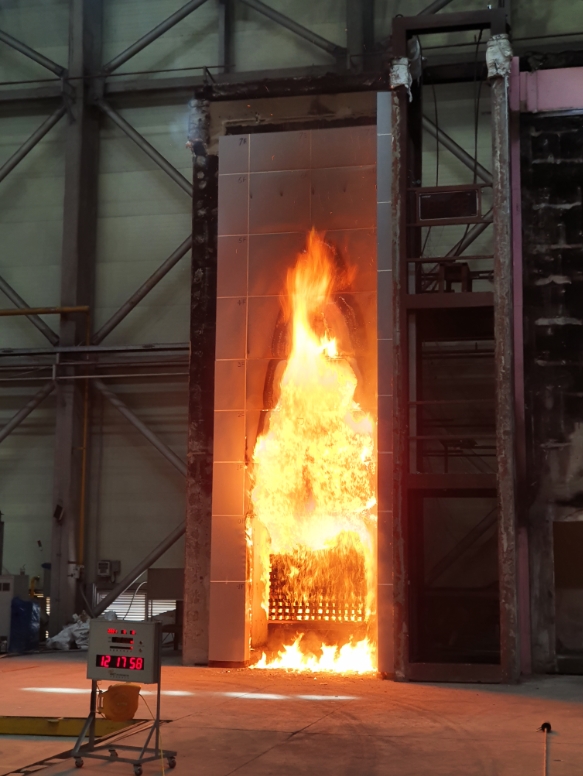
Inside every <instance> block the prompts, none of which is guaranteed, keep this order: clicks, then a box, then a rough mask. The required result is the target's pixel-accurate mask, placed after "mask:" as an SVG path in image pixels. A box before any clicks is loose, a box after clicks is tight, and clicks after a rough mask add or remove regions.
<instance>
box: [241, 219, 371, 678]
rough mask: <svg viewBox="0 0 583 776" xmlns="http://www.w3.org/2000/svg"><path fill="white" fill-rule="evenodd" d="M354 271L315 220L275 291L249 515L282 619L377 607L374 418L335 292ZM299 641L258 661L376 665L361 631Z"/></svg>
mask: <svg viewBox="0 0 583 776" xmlns="http://www.w3.org/2000/svg"><path fill="white" fill-rule="evenodd" d="M353 276H354V275H353V273H351V272H350V271H348V270H346V269H345V268H344V267H342V266H341V264H340V262H339V260H338V256H337V255H336V254H335V253H334V251H333V249H332V248H331V247H330V246H329V245H327V244H326V243H325V242H324V239H323V237H322V236H321V235H319V234H317V233H316V232H315V231H313V230H312V232H310V234H309V236H308V242H307V249H306V251H305V252H304V253H302V254H300V255H299V256H298V259H297V262H296V265H295V267H294V268H293V269H291V270H289V272H288V275H287V280H286V294H285V296H284V297H283V299H282V306H283V311H284V316H285V319H286V320H287V321H289V327H288V331H289V334H290V335H291V336H290V339H291V348H290V353H289V356H288V358H287V360H286V361H282V362H280V364H279V366H280V367H281V369H280V371H279V372H278V373H276V378H275V377H274V385H275V384H276V383H277V385H276V390H275V391H274V393H275V394H276V395H278V398H277V404H276V406H275V408H274V409H273V410H272V411H271V412H270V415H269V420H268V423H267V425H266V430H265V432H264V433H263V434H262V435H260V436H259V437H258V439H257V443H256V446H255V450H254V454H253V472H252V480H253V488H252V494H251V500H252V516H253V518H254V519H256V520H257V521H258V522H259V524H260V525H261V526H264V528H265V529H267V533H268V541H267V542H266V543H265V544H264V545H263V546H262V547H261V549H260V552H259V554H260V555H261V556H262V561H261V569H262V571H261V579H262V583H263V585H264V595H263V603H262V607H263V609H264V611H265V613H269V588H270V580H269V573H270V572H269V569H271V570H274V571H276V572H277V571H278V570H279V573H280V574H283V576H282V577H281V578H280V579H278V580H276V582H277V592H278V595H279V599H278V600H279V601H280V602H281V601H282V600H283V599H285V600H284V603H282V604H281V606H280V610H281V611H283V612H284V613H286V612H287V613H288V614H285V615H284V616H283V618H287V619H293V618H292V617H291V616H290V615H289V613H290V612H292V611H293V612H295V613H296V614H297V619H299V620H302V621H305V620H327V621H334V622H335V623H343V622H346V623H347V622H349V621H352V622H354V621H358V622H362V623H365V622H367V621H369V620H370V619H371V617H372V616H373V615H374V611H375V588H376V562H375V554H376V553H375V549H376V499H375V484H374V476H375V469H376V451H375V444H374V427H375V424H374V420H373V418H372V417H371V416H370V415H369V414H367V413H365V412H364V411H363V410H362V409H361V407H360V405H359V404H358V403H357V402H356V401H355V399H354V395H355V391H356V390H357V387H360V388H362V384H361V375H360V370H359V367H358V364H357V359H356V356H357V353H356V352H355V345H354V342H355V340H357V339H358V337H357V336H356V332H355V331H354V330H351V325H350V320H351V319H350V315H348V314H347V312H346V310H347V308H349V307H350V302H349V301H347V298H346V297H343V298H342V299H339V298H338V297H337V296H335V294H337V293H338V292H343V291H346V288H347V287H348V286H349V285H350V281H351V279H352V277H353ZM343 305H344V307H343ZM259 533H260V532H257V531H256V532H255V533H254V535H259ZM276 558H277V561H276ZM274 564H275V565H274ZM254 573H255V572H254ZM258 576H259V574H258ZM285 602H288V603H287V604H286V603H285ZM288 604H289V605H288ZM298 643H299V641H298V640H296V642H295V643H294V644H293V645H288V646H287V647H285V649H284V652H283V653H282V654H281V655H280V657H279V658H278V659H276V660H275V661H272V662H270V663H267V661H266V659H265V666H263V665H261V664H258V666H257V667H269V668H277V667H280V668H293V669H296V670H308V671H335V672H344V671H357V672H359V673H360V672H366V671H372V670H374V657H375V654H374V646H373V645H372V644H371V643H370V642H369V641H367V640H366V639H365V640H364V641H361V642H358V643H357V644H348V645H345V646H344V647H342V648H337V647H327V646H323V647H322V656H321V657H320V658H317V657H315V656H313V655H312V656H305V655H303V654H302V652H301V650H299V647H298Z"/></svg>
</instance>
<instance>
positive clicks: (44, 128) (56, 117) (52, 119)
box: [0, 105, 67, 181]
mask: <svg viewBox="0 0 583 776" xmlns="http://www.w3.org/2000/svg"><path fill="white" fill-rule="evenodd" d="M66 112H67V108H66V107H65V106H64V105H60V106H59V107H58V108H57V109H56V111H55V112H54V113H51V115H50V116H49V117H48V118H46V119H45V120H44V121H43V123H42V124H41V125H40V127H39V128H38V129H36V130H35V131H34V132H33V133H32V135H31V136H30V137H29V138H28V140H25V141H24V143H23V144H22V145H21V146H20V148H19V149H18V151H16V153H14V154H13V155H12V156H11V157H10V159H8V161H7V162H4V164H3V165H2V167H0V181H3V180H4V178H5V177H6V176H7V175H8V173H10V172H12V170H13V169H14V168H15V167H16V165H17V164H19V163H20V162H21V161H22V160H23V159H24V157H25V156H27V154H29V153H30V152H31V151H32V149H33V148H34V147H35V145H37V143H39V142H40V141H41V140H42V139H43V137H44V136H45V135H46V134H47V132H50V130H51V129H52V128H53V127H54V126H55V124H57V123H58V122H59V121H60V120H61V119H62V118H63V116H64V115H65V113H66Z"/></svg>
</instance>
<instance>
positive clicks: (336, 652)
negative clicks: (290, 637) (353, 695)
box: [251, 636, 376, 674]
mask: <svg viewBox="0 0 583 776" xmlns="http://www.w3.org/2000/svg"><path fill="white" fill-rule="evenodd" d="M301 639H302V637H301V636H298V637H297V638H296V640H295V641H294V642H293V644H289V645H286V646H285V647H284V648H283V652H282V653H280V654H279V655H278V657H277V658H275V660H271V661H268V660H267V655H266V654H265V652H264V653H263V655H262V657H261V659H260V660H259V662H258V663H255V665H253V666H251V667H252V668H283V669H285V670H287V671H312V672H314V673H315V672H318V671H328V672H332V673H348V672H352V673H357V674H368V673H370V672H372V671H374V670H375V662H376V661H375V655H374V645H373V644H372V642H371V641H370V640H369V639H362V641H357V642H355V643H353V644H350V643H349V644H344V646H342V647H336V646H326V645H325V644H324V645H322V655H321V657H318V656H317V655H314V654H311V653H307V654H306V653H304V652H302V650H301V648H300V641H301Z"/></svg>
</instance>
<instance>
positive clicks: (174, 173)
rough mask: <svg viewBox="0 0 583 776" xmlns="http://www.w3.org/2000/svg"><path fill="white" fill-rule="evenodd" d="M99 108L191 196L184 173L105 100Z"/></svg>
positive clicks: (189, 185)
mask: <svg viewBox="0 0 583 776" xmlns="http://www.w3.org/2000/svg"><path fill="white" fill-rule="evenodd" d="M98 105H99V107H100V108H101V110H102V111H103V112H104V113H105V114H106V115H107V116H108V117H109V118H110V119H111V120H112V121H113V123H114V124H117V126H118V127H119V128H120V129H121V130H122V132H125V134H126V135H127V136H128V137H129V138H130V140H133V141H134V143H135V144H136V145H137V146H138V148H141V149H142V151H143V152H144V153H145V154H147V155H148V156H149V157H150V159H152V161H153V162H156V164H157V165H158V167H160V168H161V169H162V170H164V172H165V173H166V174H167V175H169V176H170V177H171V178H172V180H173V181H174V182H175V183H177V184H178V185H179V186H180V188H181V189H183V190H184V191H185V192H186V193H187V194H189V195H190V196H191V197H192V191H193V189H192V184H191V183H189V182H188V181H187V180H186V178H185V177H184V175H182V173H180V172H178V170H177V169H176V167H174V166H173V165H172V164H170V162H169V161H168V159H166V158H165V157H163V156H162V154H161V153H160V152H159V151H156V149H155V148H154V146H153V145H150V143H148V141H147V140H146V138H145V137H143V136H142V135H140V133H139V132H137V131H136V130H135V129H134V128H133V127H132V125H131V124H128V122H127V121H126V120H125V119H124V118H123V116H120V114H119V113H118V112H117V111H115V110H114V109H113V108H112V107H111V105H108V104H107V103H106V102H105V101H103V100H100V101H99V103H98Z"/></svg>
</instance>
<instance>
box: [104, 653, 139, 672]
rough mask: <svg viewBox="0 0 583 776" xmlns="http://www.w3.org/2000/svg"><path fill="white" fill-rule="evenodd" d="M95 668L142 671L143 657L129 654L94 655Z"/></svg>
mask: <svg viewBox="0 0 583 776" xmlns="http://www.w3.org/2000/svg"><path fill="white" fill-rule="evenodd" d="M95 665H96V666H97V668H124V669H125V670H126V671H143V670H144V658H143V657H129V655H95Z"/></svg>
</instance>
